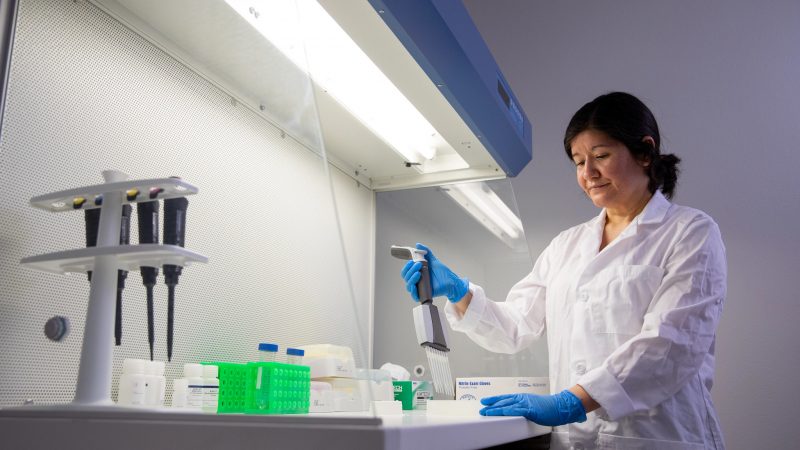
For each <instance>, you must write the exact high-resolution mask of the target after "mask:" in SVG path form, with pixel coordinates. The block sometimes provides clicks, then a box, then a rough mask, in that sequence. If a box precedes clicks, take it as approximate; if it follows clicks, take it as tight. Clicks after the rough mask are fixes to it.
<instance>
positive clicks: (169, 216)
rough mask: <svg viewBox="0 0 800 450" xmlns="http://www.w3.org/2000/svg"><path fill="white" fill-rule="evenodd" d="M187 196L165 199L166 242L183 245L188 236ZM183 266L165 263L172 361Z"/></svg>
mask: <svg viewBox="0 0 800 450" xmlns="http://www.w3.org/2000/svg"><path fill="white" fill-rule="evenodd" d="M188 206H189V200H187V199H186V198H185V197H179V198H170V199H166V200H164V243H165V244H171V245H178V246H180V247H183V245H184V240H185V238H186V208H188ZM181 270H182V267H181V266H175V265H171V264H164V283H165V284H166V285H167V289H168V300H167V301H168V303H167V360H168V361H172V336H173V319H174V316H175V285H177V284H178V277H180V275H181Z"/></svg>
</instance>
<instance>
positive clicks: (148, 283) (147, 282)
mask: <svg viewBox="0 0 800 450" xmlns="http://www.w3.org/2000/svg"><path fill="white" fill-rule="evenodd" d="M158 209H159V203H158V201H157V200H155V201H151V202H139V203H137V204H136V213H137V214H136V215H137V217H138V219H139V243H140V244H158ZM139 269H140V271H141V273H142V284H144V286H145V288H146V290H147V342H148V344H150V361H152V360H153V343H154V342H155V333H154V331H153V328H154V320H153V287H154V286H155V285H156V280H157V279H158V268H157V267H145V266H142V267H140V268H139Z"/></svg>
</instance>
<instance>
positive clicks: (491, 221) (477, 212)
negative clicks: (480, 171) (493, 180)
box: [442, 182, 523, 246]
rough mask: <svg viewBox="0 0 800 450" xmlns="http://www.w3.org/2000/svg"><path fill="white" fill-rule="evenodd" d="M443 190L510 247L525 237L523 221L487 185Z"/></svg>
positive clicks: (450, 185)
mask: <svg viewBox="0 0 800 450" xmlns="http://www.w3.org/2000/svg"><path fill="white" fill-rule="evenodd" d="M442 190H443V191H444V192H445V193H447V195H449V196H450V197H451V198H452V199H453V200H454V201H455V202H456V203H458V204H459V205H461V207H462V208H464V210H466V211H467V212H468V213H469V214H470V215H472V216H473V217H474V218H475V219H476V220H477V221H478V222H480V223H481V224H482V225H483V226H484V227H486V229H488V230H489V231H491V232H492V234H494V235H495V236H497V237H498V238H499V239H500V240H502V241H504V242H506V243H507V244H509V246H512V245H511V243H510V242H509V241H514V240H516V239H519V238H520V237H521V236H522V235H523V229H522V221H521V220H520V219H519V217H517V215H516V214H514V212H513V211H511V209H510V208H509V207H508V205H506V204H505V203H504V202H503V200H501V199H500V197H498V195H497V194H496V193H495V192H494V191H493V190H492V189H491V188H490V187H489V186H488V185H487V184H486V183H484V182H472V183H460V184H449V185H445V186H443V187H442Z"/></svg>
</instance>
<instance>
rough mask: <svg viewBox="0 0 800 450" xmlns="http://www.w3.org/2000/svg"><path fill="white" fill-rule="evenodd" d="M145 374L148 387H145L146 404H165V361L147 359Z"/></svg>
mask: <svg viewBox="0 0 800 450" xmlns="http://www.w3.org/2000/svg"><path fill="white" fill-rule="evenodd" d="M145 364H146V368H145V374H146V379H147V387H146V389H145V404H146V405H147V406H164V390H165V389H164V388H165V385H166V379H165V378H164V363H163V362H162V361H145Z"/></svg>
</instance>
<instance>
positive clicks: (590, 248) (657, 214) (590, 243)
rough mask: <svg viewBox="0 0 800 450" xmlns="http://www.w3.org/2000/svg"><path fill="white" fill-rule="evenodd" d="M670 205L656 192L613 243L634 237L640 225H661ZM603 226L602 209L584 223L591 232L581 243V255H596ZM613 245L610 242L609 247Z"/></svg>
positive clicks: (662, 195) (604, 214)
mask: <svg viewBox="0 0 800 450" xmlns="http://www.w3.org/2000/svg"><path fill="white" fill-rule="evenodd" d="M670 205H671V203H670V202H669V200H667V199H666V197H664V194H662V193H661V191H660V190H656V192H655V193H654V194H653V196H652V197H650V200H649V201H648V202H647V205H645V207H644V210H643V211H642V212H641V213H639V216H637V217H636V219H634V220H633V222H632V223H631V224H630V225H629V226H628V227H627V228H625V230H624V231H623V232H622V234H620V235H619V236H617V239H615V241H622V240H625V239H626V238H628V237H630V236H633V235H635V234H636V232H637V231H638V228H639V227H638V226H639V225H640V224H650V223H661V222H662V221H663V220H664V217H665V216H666V215H667V210H669V207H670ZM605 224H606V209H605V208H603V210H602V211H600V214H598V215H597V217H595V218H594V219H592V220H590V221H589V222H587V223H586V225H587V226H588V228H589V229H590V230H591V232H590V233H589V238H588V239H584V241H583V244H582V246H581V253H582V254H584V255H596V254H597V253H598V249H599V248H600V241H601V240H602V239H603V228H604V227H605ZM613 244H614V243H613V242H612V243H611V244H609V246H610V245H613Z"/></svg>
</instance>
